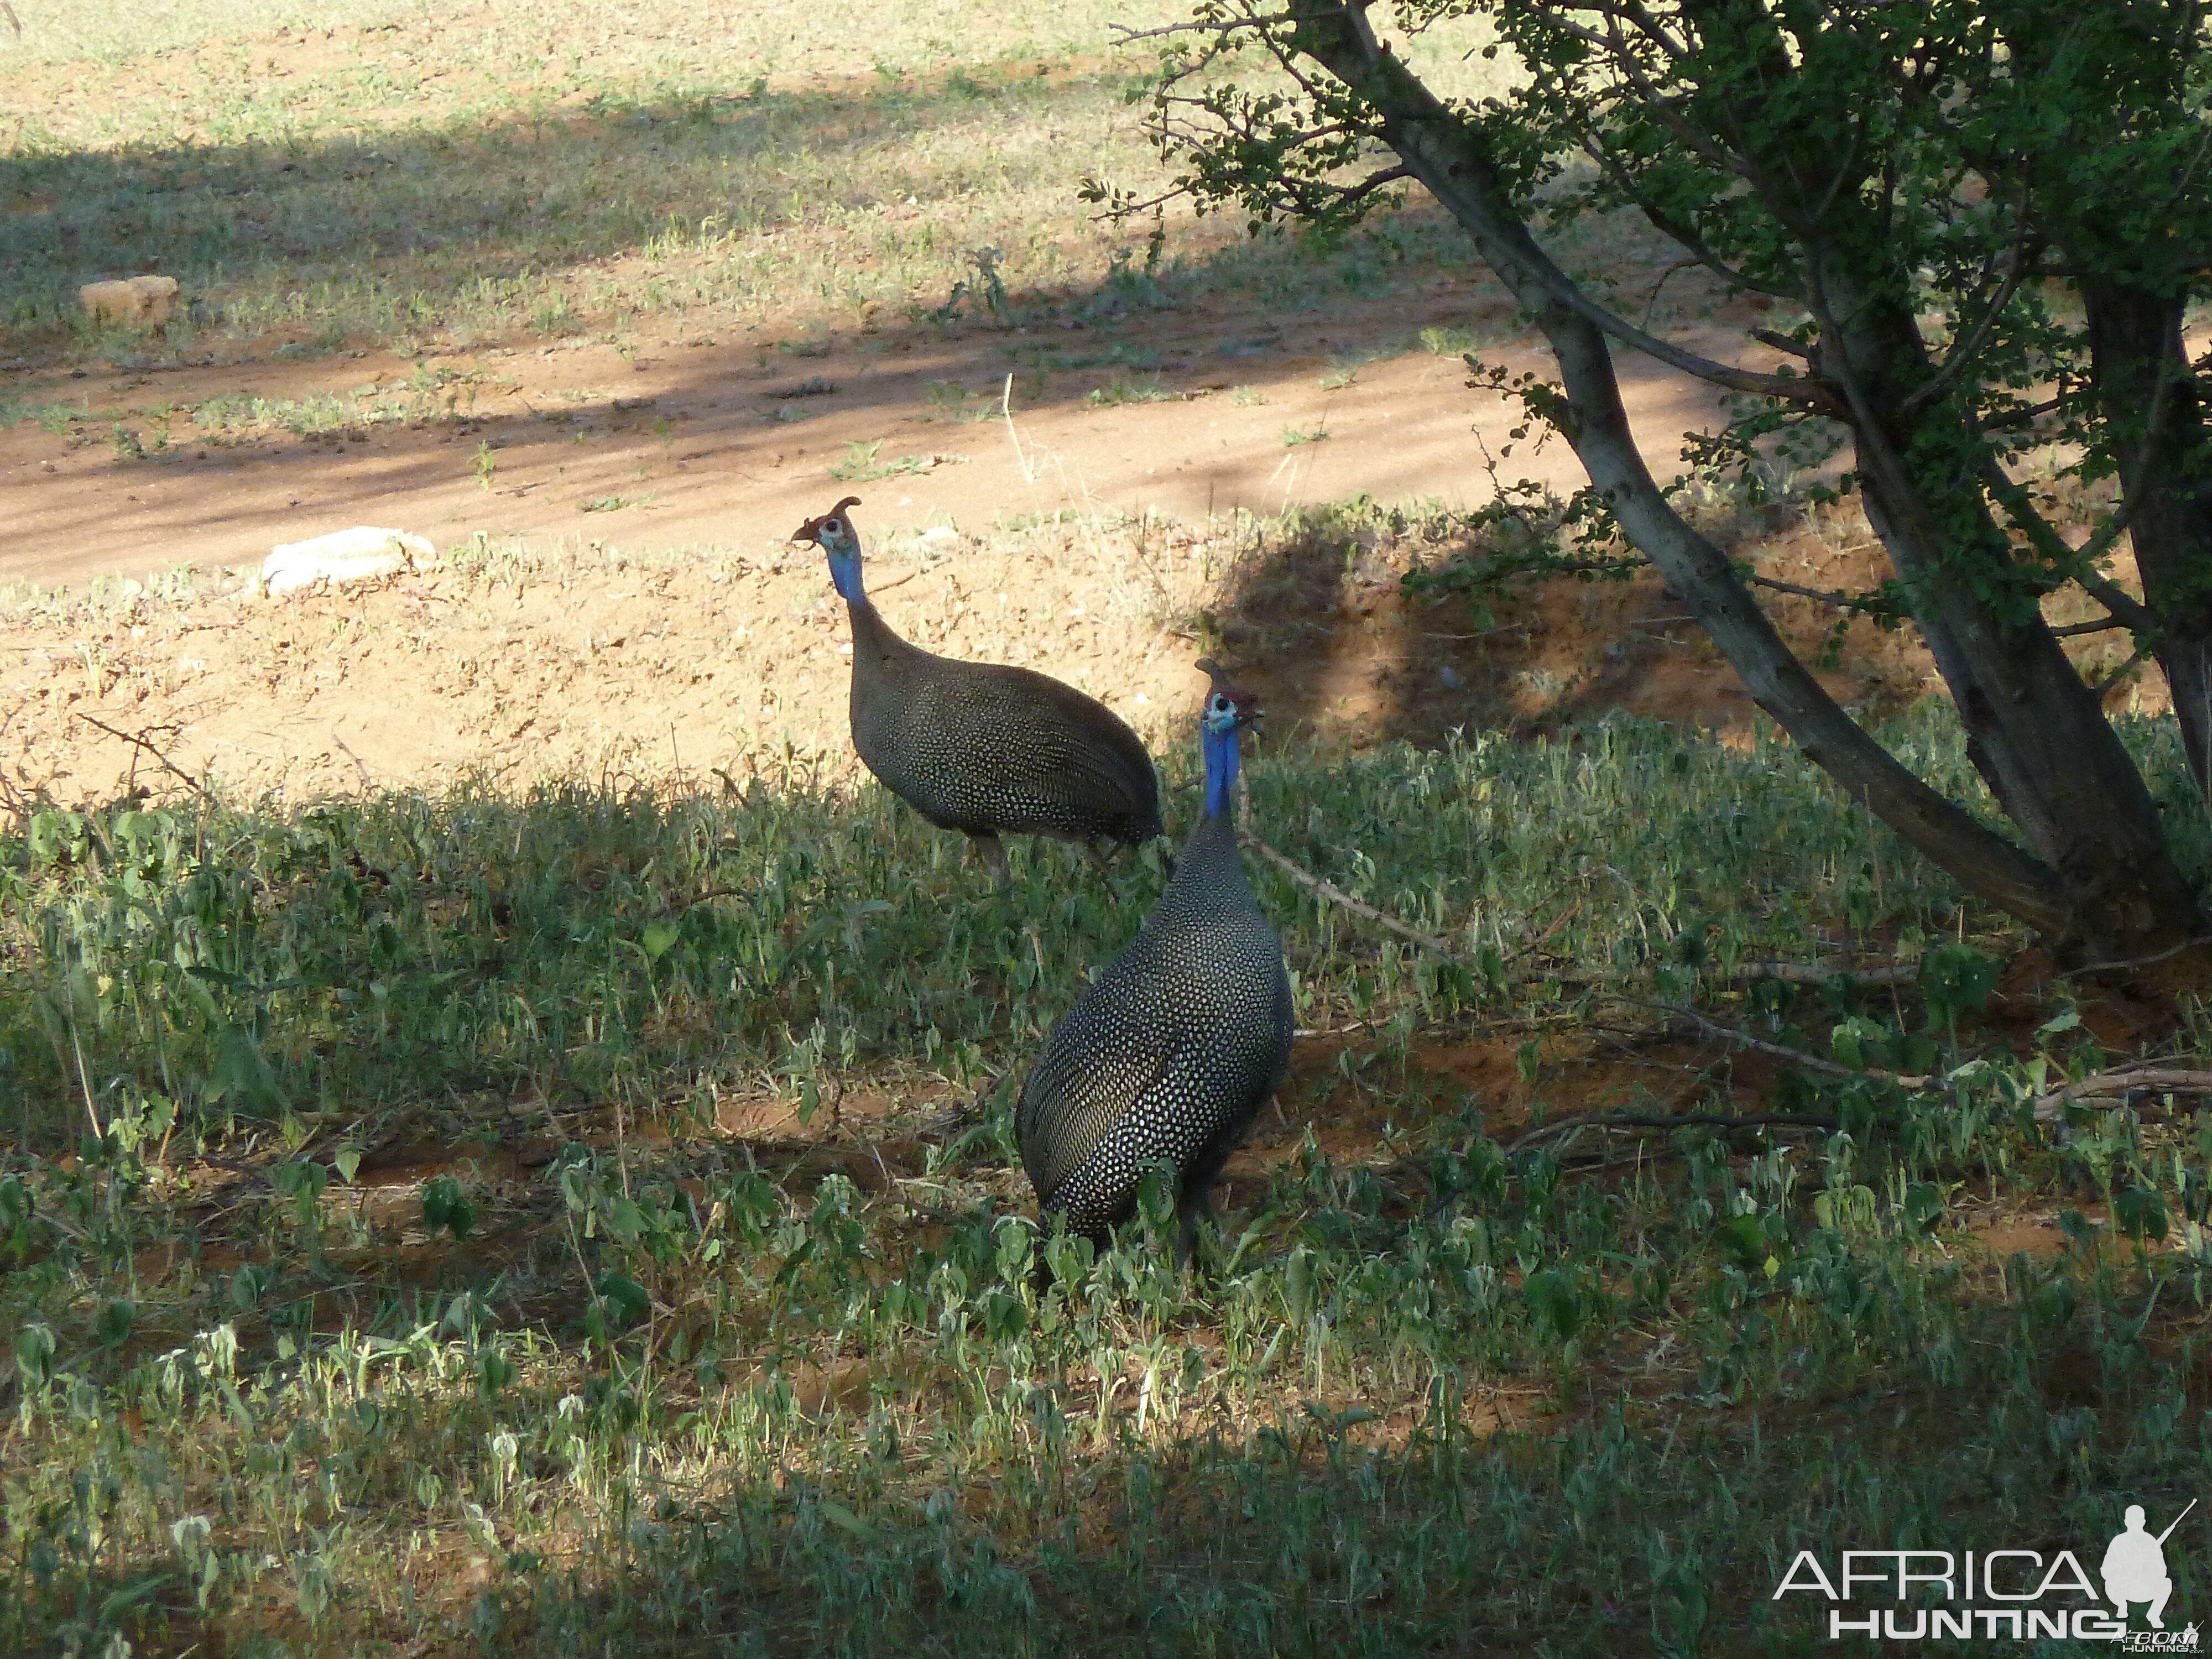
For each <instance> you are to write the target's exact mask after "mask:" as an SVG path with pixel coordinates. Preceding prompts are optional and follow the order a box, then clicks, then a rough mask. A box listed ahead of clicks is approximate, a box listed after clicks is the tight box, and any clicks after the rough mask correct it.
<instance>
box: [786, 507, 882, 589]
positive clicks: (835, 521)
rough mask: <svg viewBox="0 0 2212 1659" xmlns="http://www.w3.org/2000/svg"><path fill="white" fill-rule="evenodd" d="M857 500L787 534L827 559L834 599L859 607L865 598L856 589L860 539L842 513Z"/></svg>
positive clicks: (858, 578)
mask: <svg viewBox="0 0 2212 1659" xmlns="http://www.w3.org/2000/svg"><path fill="white" fill-rule="evenodd" d="M859 505H860V497H859V496H858V495H848V496H846V497H845V499H844V500H843V501H840V502H838V503H837V505H836V506H835V507H831V508H830V509H829V511H828V512H827V513H823V514H822V516H821V517H820V518H818V519H809V520H807V521H806V522H805V524H803V525H801V526H799V528H798V529H796V530H794V531H793V532H791V539H792V540H793V541H795V542H812V543H813V544H815V545H816V546H817V547H818V548H820V549H821V550H823V553H825V554H826V555H828V556H829V580H830V581H831V582H832V583H834V584H835V585H836V589H837V594H838V597H839V598H841V599H844V600H846V601H847V602H848V604H852V605H859V604H860V603H862V602H863V601H864V600H865V599H866V598H867V595H866V592H863V591H862V589H861V586H860V532H858V531H856V530H854V528H853V521H852V520H851V519H849V518H848V517H847V516H846V513H845V509H846V508H847V507H858V506H859Z"/></svg>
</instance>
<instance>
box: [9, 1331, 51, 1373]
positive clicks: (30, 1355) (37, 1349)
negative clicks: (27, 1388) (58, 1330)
mask: <svg viewBox="0 0 2212 1659" xmlns="http://www.w3.org/2000/svg"><path fill="white" fill-rule="evenodd" d="M15 1364H16V1366H17V1368H18V1369H19V1370H21V1371H22V1373H23V1380H24V1381H25V1382H27V1383H44V1382H45V1381H46V1379H47V1378H48V1377H50V1376H52V1375H53V1368H54V1333H53V1329H52V1327H51V1326H47V1325H42V1324H41V1325H26V1326H25V1327H23V1328H22V1329H21V1331H19V1332H17V1333H16V1334H15Z"/></svg>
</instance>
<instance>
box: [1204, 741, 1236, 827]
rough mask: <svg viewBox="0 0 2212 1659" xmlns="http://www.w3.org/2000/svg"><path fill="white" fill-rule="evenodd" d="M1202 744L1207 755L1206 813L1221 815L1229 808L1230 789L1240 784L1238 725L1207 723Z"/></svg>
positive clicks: (1214, 816)
mask: <svg viewBox="0 0 2212 1659" xmlns="http://www.w3.org/2000/svg"><path fill="white" fill-rule="evenodd" d="M1199 746H1200V749H1201V750H1204V752H1205V755H1206V817H1210V818H1218V817H1220V816H1221V815H1222V814H1223V813H1225V812H1226V811H1228V810H1229V792H1230V791H1231V789H1233V788H1235V787H1237V728H1236V727H1235V726H1231V727H1229V728H1228V729H1227V730H1226V731H1222V732H1216V731H1214V730H1213V729H1212V727H1211V726H1208V727H1206V728H1205V732H1204V735H1203V736H1202V737H1201V738H1200V740H1199Z"/></svg>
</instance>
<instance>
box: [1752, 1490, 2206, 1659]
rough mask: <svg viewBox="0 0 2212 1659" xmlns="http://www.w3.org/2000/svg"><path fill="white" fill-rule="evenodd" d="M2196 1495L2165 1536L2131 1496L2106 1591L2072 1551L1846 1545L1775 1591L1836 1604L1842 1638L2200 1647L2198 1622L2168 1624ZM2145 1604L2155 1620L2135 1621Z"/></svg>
mask: <svg viewBox="0 0 2212 1659" xmlns="http://www.w3.org/2000/svg"><path fill="white" fill-rule="evenodd" d="M2196 1507H2197V1499H2195V1498H2191V1500H2190V1501H2189V1503H2188V1504H2187V1505H2186V1506H2185V1507H2184V1508H2183V1510H2182V1511H2181V1513H2180V1514H2179V1515H2177V1516H2174V1517H2173V1519H2172V1521H2171V1522H2168V1523H2167V1524H2166V1530H2165V1531H2163V1532H2158V1533H2154V1532H2152V1531H2151V1530H2150V1528H2149V1518H2148V1511H2146V1510H2144V1508H2143V1506H2142V1504H2129V1505H2128V1506H2127V1508H2126V1510H2124V1512H2123V1519H2124V1523H2125V1524H2124V1526H2123V1527H2122V1528H2121V1530H2120V1531H2119V1532H2118V1533H2117V1534H2114V1535H2113V1537H2112V1541H2111V1542H2110V1543H2109V1544H2107V1545H2106V1547H2105V1553H2104V1559H2103V1560H2102V1561H2101V1562H2100V1563H2099V1564H2098V1577H2099V1578H2100V1579H2102V1581H2103V1583H2104V1589H2103V1592H2102V1594H2101V1595H2100V1593H2099V1591H2098V1588H2097V1581H2096V1580H2095V1579H2092V1578H2091V1577H2090V1576H2089V1571H2088V1567H2087V1564H2086V1563H2085V1562H2084V1561H2083V1559H2081V1556H2077V1555H2075V1553H2074V1552H2073V1551H2072V1550H2068V1549H2062V1550H2059V1551H2057V1553H2055V1554H2053V1553H2045V1552H2044V1551H2042V1550H2033V1549H1990V1550H1968V1551H1966V1552H1965V1553H1963V1554H1961V1553H1954V1552H1953V1551H1950V1550H1936V1549H1887V1550H1846V1551H1844V1553H1843V1557H1842V1559H1841V1560H1840V1562H1838V1561H1835V1560H1833V1559H1830V1560H1826V1561H1824V1560H1823V1559H1821V1558H1820V1556H1819V1555H1817V1554H1816V1553H1814V1552H1813V1551H1811V1550H1800V1551H1798V1552H1797V1555H1796V1559H1794V1560H1793V1561H1791V1562H1790V1568H1789V1571H1786V1572H1784V1574H1783V1575H1782V1582H1781V1583H1778V1585H1776V1586H1775V1589H1774V1595H1773V1598H1772V1599H1773V1600H1775V1601H1782V1600H1784V1598H1785V1597H1788V1596H1790V1595H1811V1596H1814V1597H1815V1598H1816V1601H1826V1602H1827V1603H1828V1606H1827V1607H1826V1613H1827V1615H1828V1616H1827V1620H1826V1623H1827V1626H1828V1632H1827V1634H1828V1639H1829V1640H1830V1641H1832V1642H1837V1641H1844V1640H1846V1639H1848V1638H1851V1637H1854V1636H1863V1637H1866V1638H1869V1640H1873V1641H1890V1642H1925V1641H1942V1640H1945V1639H1947V1638H1948V1639H1950V1640H1954V1641H1956V1640H1959V1639H1961V1638H1965V1639H1969V1640H1976V1639H1978V1640H1981V1641H1992V1640H1999V1641H2012V1642H2020V1641H2039V1640H2060V1641H2063V1640H2067V1639H2071V1640H2073V1641H2076V1642H2110V1643H2112V1644H2114V1646H2115V1647H2117V1648H2118V1650H2120V1651H2122V1652H2124V1653H2196V1652H2197V1651H2199V1642H2200V1639H2201V1638H2200V1635H2199V1632H2198V1631H2197V1626H2196V1625H2195V1624H2194V1623H2191V1624H2190V1625H2189V1626H2187V1627H2186V1628H2185V1629H2182V1630H2168V1629H2167V1628H2166V1606H2167V1603H2168V1602H2169V1601H2172V1597H2173V1591H2174V1583H2173V1575H2172V1573H2171V1572H2170V1571H2168V1570H2167V1567H2166V1541H2167V1540H2168V1539H2170V1538H2172V1536H2173V1534H2174V1531H2175V1529H2176V1528H2179V1526H2180V1525H2181V1523H2182V1522H2183V1521H2185V1520H2186V1519H2187V1518H2188V1516H2189V1515H2190V1512H2191V1510H2195V1509H2196ZM2084 1554H2087V1555H2088V1556H2089V1559H2090V1560H2095V1559H2097V1558H2096V1557H2095V1556H2094V1555H2093V1553H2089V1552H2087V1551H2085V1552H2084ZM2135 1607H2140V1608H2142V1610H2143V1617H2144V1619H2145V1620H2146V1623H2147V1626H2148V1628H2144V1629H2136V1630H2130V1628H2129V1622H2130V1609H2131V1608H2135ZM2116 1615H2117V1616H2116Z"/></svg>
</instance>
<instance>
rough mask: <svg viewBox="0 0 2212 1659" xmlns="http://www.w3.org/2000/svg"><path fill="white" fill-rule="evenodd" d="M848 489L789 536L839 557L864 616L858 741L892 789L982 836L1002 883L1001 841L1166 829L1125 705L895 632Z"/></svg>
mask: <svg viewBox="0 0 2212 1659" xmlns="http://www.w3.org/2000/svg"><path fill="white" fill-rule="evenodd" d="M859 505H860V497H859V496H857V495H848V496H847V497H846V498H845V499H844V500H843V501H840V502H838V503H837V505H836V507H832V508H830V509H829V512H827V513H823V515H822V516H821V517H819V518H817V519H809V520H807V521H806V522H805V524H803V525H801V526H799V529H798V530H797V532H795V533H794V534H793V536H792V538H791V539H792V540H793V541H795V542H812V543H814V544H816V545H817V547H819V548H820V549H821V550H823V553H824V554H826V555H827V556H828V557H829V580H831V581H832V582H833V583H835V584H836V589H837V592H838V595H839V597H840V598H842V599H843V600H844V601H845V605H846V609H847V611H848V612H849V613H850V615H851V617H852V623H853V702H852V718H853V747H854V748H855V749H857V750H859V751H860V758H861V760H862V761H864V762H865V763H866V765H867V768H868V770H870V771H871V772H872V773H874V774H875V775H876V776H877V777H878V778H879V779H880V780H882V781H883V784H884V787H885V788H887V789H889V790H890V792H891V793H893V794H895V795H896V796H897V797H898V798H899V799H902V800H903V801H905V802H906V803H907V805H909V806H911V807H913V808H914V810H915V811H917V812H919V813H921V815H922V817H925V818H927V819H928V820H929V821H930V822H931V823H933V824H935V825H936V826H937V827H938V828H939V829H957V830H960V831H962V832H963V833H964V834H966V835H968V836H971V837H973V838H974V841H975V847H976V848H977V850H978V851H979V852H981V854H982V855H983V861H984V862H985V863H986V864H987V866H989V867H990V869H991V872H992V873H993V874H994V875H995V876H997V877H998V878H999V879H1000V880H1001V881H1003V880H1005V879H1006V874H1007V871H1006V850H1005V848H1002V847H1001V846H1000V844H999V837H1000V836H1002V835H1008V834H1012V835H1045V836H1059V837H1060V838H1062V839H1064V840H1067V841H1073V842H1079V843H1080V844H1081V845H1082V846H1084V847H1085V848H1087V849H1089V850H1090V851H1091V853H1092V854H1093V856H1096V855H1097V845H1098V843H1100V842H1105V843H1108V844H1109V845H1110V844H1115V843H1126V844H1127V845H1129V846H1135V845H1137V844H1138V843H1139V842H1146V841H1150V840H1151V839H1152V837H1153V836H1159V835H1164V834H1165V833H1166V830H1165V829H1164V827H1163V826H1162V824H1161V823H1160V786H1159V780H1158V776H1157V775H1155V774H1154V773H1153V771H1152V756H1151V755H1149V754H1148V753H1146V750H1145V745H1144V744H1143V742H1142V741H1141V740H1140V739H1139V738H1138V736H1137V734H1136V733H1135V732H1132V731H1131V730H1130V729H1129V728H1128V726H1127V725H1126V724H1125V723H1124V722H1123V721H1122V720H1121V718H1120V716H1118V715H1116V714H1115V713H1114V711H1113V710H1112V709H1110V708H1107V707H1106V705H1105V704H1103V703H1102V702H1099V701H1098V700H1097V698H1095V697H1087V696H1084V695H1083V693H1082V692H1080V691H1078V690H1076V689H1075V688H1074V687H1073V686H1071V685H1065V684H1061V683H1060V681H1058V680H1056V679H1054V678H1052V677H1051V676H1050V675H1048V674H1040V673H1037V672H1036V671H1034V670H1032V669H1028V668H1013V667H1008V666H1006V665H1002V664H998V663H980V662H960V661H957V660H956V659H952V658H951V657H939V656H933V655H932V654H931V653H929V652H927V651H924V650H922V649H921V647H918V646H914V645H909V644H908V643H907V641H904V640H902V639H901V638H900V637H899V636H898V635H896V634H894V633H893V632H891V629H890V624H889V623H886V622H885V621H884V619H883V617H881V616H880V615H879V614H878V612H877V611H876V607H875V606H874V605H872V604H870V603H869V601H868V597H867V594H866V591H865V590H864V589H863V587H862V586H861V580H860V536H859V534H858V533H857V532H855V531H854V528H853V520H852V519H851V517H850V516H849V515H848V513H847V511H846V509H847V508H848V507H858V506H859Z"/></svg>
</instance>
